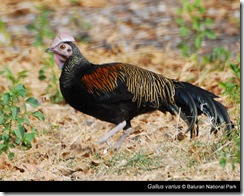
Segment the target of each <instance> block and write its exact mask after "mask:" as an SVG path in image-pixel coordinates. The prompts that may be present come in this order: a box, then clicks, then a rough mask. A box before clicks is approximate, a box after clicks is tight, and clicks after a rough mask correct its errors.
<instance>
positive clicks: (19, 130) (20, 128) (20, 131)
mask: <svg viewBox="0 0 244 196" xmlns="http://www.w3.org/2000/svg"><path fill="white" fill-rule="evenodd" d="M14 133H15V135H16V136H17V138H19V139H21V140H22V139H23V137H24V134H25V128H24V127H23V126H22V125H18V128H17V129H15V130H14Z"/></svg>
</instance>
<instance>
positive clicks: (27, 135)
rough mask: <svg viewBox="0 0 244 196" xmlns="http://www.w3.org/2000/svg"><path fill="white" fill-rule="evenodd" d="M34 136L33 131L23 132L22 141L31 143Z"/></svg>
mask: <svg viewBox="0 0 244 196" xmlns="http://www.w3.org/2000/svg"><path fill="white" fill-rule="evenodd" d="M34 138H35V134H34V133H25V135H24V141H25V142H27V143H31V142H32V141H33V140H34Z"/></svg>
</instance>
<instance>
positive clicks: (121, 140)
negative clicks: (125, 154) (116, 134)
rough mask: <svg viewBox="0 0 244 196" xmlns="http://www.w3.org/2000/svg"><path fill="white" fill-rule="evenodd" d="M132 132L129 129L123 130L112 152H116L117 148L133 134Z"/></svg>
mask: <svg viewBox="0 0 244 196" xmlns="http://www.w3.org/2000/svg"><path fill="white" fill-rule="evenodd" d="M133 131H134V130H133V129H132V128H131V127H130V128H128V129H126V130H124V133H123V135H121V137H120V138H119V139H118V141H117V143H116V145H115V146H114V150H118V148H119V147H120V146H121V144H122V143H123V141H124V140H125V139H126V138H127V137H128V136H129V135H130V134H131V133H132V132H133Z"/></svg>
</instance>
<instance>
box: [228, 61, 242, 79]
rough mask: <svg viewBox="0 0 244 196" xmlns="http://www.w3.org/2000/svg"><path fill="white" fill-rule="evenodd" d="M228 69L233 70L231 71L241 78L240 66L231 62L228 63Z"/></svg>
mask: <svg viewBox="0 0 244 196" xmlns="http://www.w3.org/2000/svg"><path fill="white" fill-rule="evenodd" d="M229 67H230V69H231V70H232V71H233V73H234V74H235V75H236V76H237V77H238V78H239V79H240V78H241V70H240V68H239V67H238V66H237V65H236V64H233V63H231V64H230V65H229Z"/></svg>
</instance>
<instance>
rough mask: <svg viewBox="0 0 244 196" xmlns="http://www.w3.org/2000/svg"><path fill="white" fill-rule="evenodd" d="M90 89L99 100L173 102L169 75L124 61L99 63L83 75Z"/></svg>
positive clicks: (151, 103) (155, 105) (152, 103)
mask: <svg viewBox="0 0 244 196" xmlns="http://www.w3.org/2000/svg"><path fill="white" fill-rule="evenodd" d="M82 82H83V83H84V84H85V86H86V88H87V90H88V92H89V93H91V94H93V95H94V96H96V97H97V99H98V100H99V101H106V100H108V101H122V100H131V101H133V102H137V105H138V107H140V106H141V104H145V103H150V105H151V106H153V107H155V108H158V107H159V106H160V105H161V104H162V103H173V102H174V86H173V83H172V81H171V80H170V79H167V78H165V77H164V76H162V75H159V74H156V73H153V72H150V71H148V70H144V69H142V68H139V67H137V66H133V65H130V64H123V63H112V64H103V65H98V66H97V67H96V69H95V70H94V71H93V72H92V73H90V74H86V75H85V76H83V78H82Z"/></svg>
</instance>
